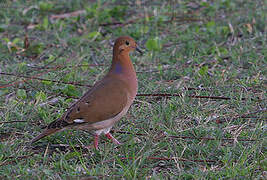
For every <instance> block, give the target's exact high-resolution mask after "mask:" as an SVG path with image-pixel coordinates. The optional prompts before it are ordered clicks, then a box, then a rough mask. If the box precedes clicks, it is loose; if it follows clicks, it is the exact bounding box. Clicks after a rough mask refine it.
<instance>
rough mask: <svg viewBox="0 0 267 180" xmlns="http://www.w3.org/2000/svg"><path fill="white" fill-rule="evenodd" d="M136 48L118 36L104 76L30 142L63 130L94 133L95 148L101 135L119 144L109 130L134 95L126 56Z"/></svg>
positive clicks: (132, 72)
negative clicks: (108, 68) (107, 70)
mask: <svg viewBox="0 0 267 180" xmlns="http://www.w3.org/2000/svg"><path fill="white" fill-rule="evenodd" d="M136 48H137V45H136V43H135V41H134V40H133V39H132V38H131V37H127V36H123V37H119V38H118V39H117V40H116V41H115V44H114V47H113V58H112V65H111V68H110V70H109V72H108V73H107V75H106V76H105V77H104V78H103V79H102V80H100V81H99V82H97V83H96V84H95V85H94V86H93V87H92V88H91V89H90V90H89V91H88V92H86V93H85V94H84V95H83V96H82V97H81V98H80V99H79V100H78V101H77V102H76V103H74V104H73V105H72V106H70V108H69V109H68V111H66V112H65V113H64V115H63V116H62V117H61V118H60V119H58V120H55V121H53V122H51V123H50V124H49V125H48V126H47V128H46V129H45V130H44V132H43V133H41V134H40V135H39V136H37V137H35V138H34V139H33V140H32V143H34V142H36V141H38V140H39V139H41V138H43V137H46V136H48V135H50V134H53V133H55V132H59V131H62V130H64V129H81V130H88V131H93V132H94V134H95V141H94V145H95V148H98V136H99V135H100V134H102V133H104V134H105V135H106V136H107V137H108V138H109V139H111V140H112V141H113V142H114V143H116V144H119V141H117V140H116V139H115V138H114V137H113V136H112V135H111V134H110V133H109V131H110V129H111V128H112V126H113V125H114V124H115V123H116V122H117V121H118V120H120V119H121V118H122V117H123V116H124V115H125V114H126V112H127V111H128V109H129V107H130V105H131V104H132V102H133V100H134V98H135V96H136V93H137V78H136V73H135V70H134V67H133V64H132V62H131V60H130V56H129V53H130V52H131V51H133V50H134V49H136ZM137 50H139V49H137Z"/></svg>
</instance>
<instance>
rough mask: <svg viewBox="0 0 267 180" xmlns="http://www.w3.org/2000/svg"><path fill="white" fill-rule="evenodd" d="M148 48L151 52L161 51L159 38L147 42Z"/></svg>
mask: <svg viewBox="0 0 267 180" xmlns="http://www.w3.org/2000/svg"><path fill="white" fill-rule="evenodd" d="M146 48H147V49H148V50H150V51H159V50H160V49H161V43H160V40H159V38H158V37H155V38H153V39H149V40H148V41H147V42H146Z"/></svg>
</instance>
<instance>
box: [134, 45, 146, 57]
mask: <svg viewBox="0 0 267 180" xmlns="http://www.w3.org/2000/svg"><path fill="white" fill-rule="evenodd" d="M135 49H136V51H138V52H139V53H140V54H141V55H143V53H144V52H143V51H142V50H141V49H140V47H139V46H138V45H136V48H135Z"/></svg>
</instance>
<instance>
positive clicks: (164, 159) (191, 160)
mask: <svg viewBox="0 0 267 180" xmlns="http://www.w3.org/2000/svg"><path fill="white" fill-rule="evenodd" d="M119 159H120V160H127V159H130V160H132V159H135V158H132V157H121V158H119ZM146 159H149V160H161V161H171V160H178V161H183V162H207V163H216V162H220V161H216V160H209V159H185V158H177V157H170V158H166V157H152V156H149V157H147V158H146ZM112 161H114V159H112V160H107V161H104V162H103V163H108V162H112Z"/></svg>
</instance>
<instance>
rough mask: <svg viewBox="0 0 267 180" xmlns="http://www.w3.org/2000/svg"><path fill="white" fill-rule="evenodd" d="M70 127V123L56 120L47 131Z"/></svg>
mask: <svg viewBox="0 0 267 180" xmlns="http://www.w3.org/2000/svg"><path fill="white" fill-rule="evenodd" d="M69 125H71V124H70V123H68V122H66V121H64V120H57V121H54V122H52V123H50V124H49V125H48V127H47V128H48V129H57V128H63V127H66V126H69Z"/></svg>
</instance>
